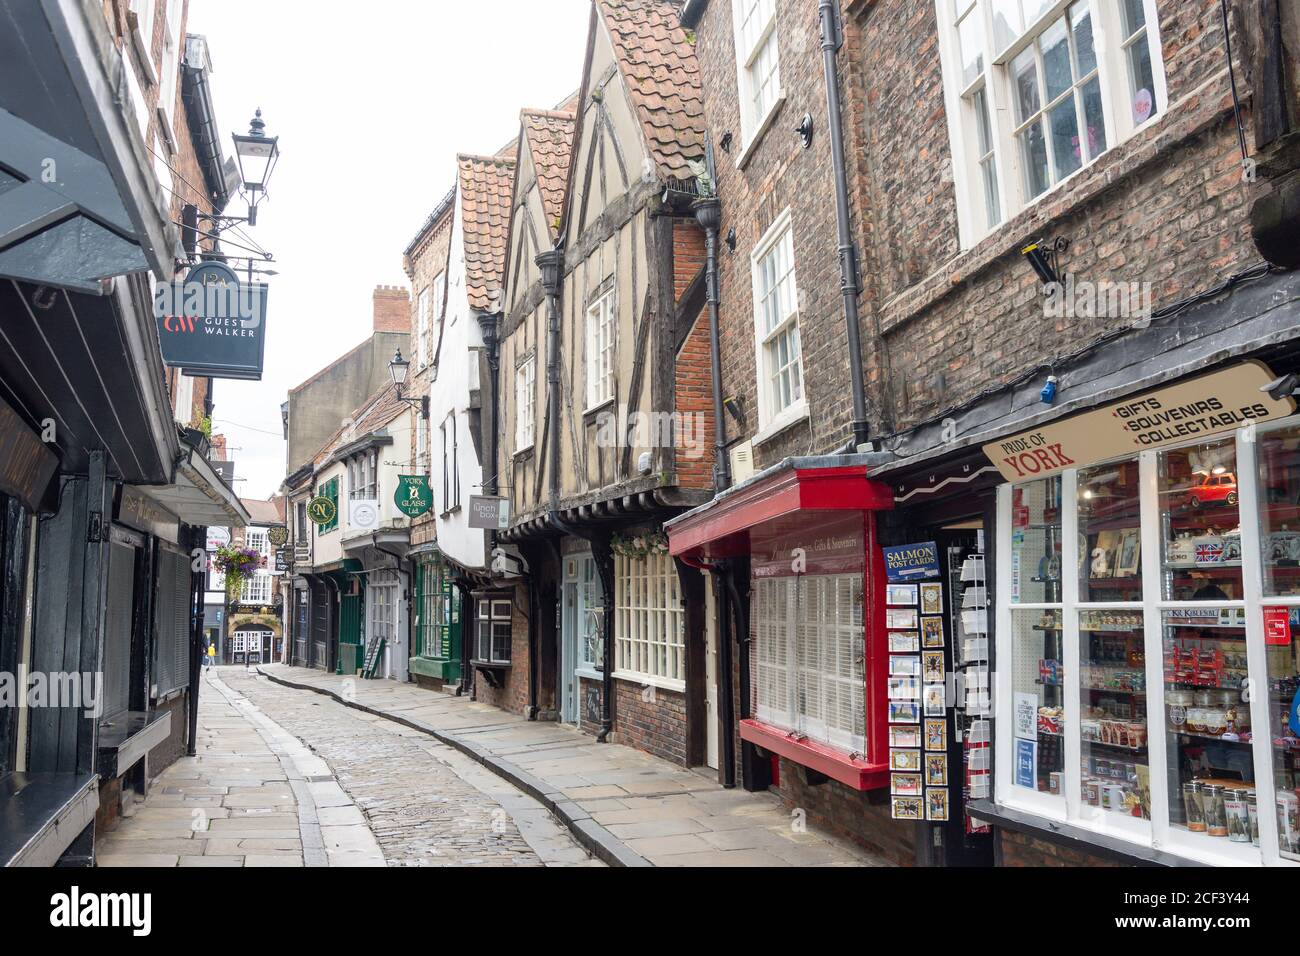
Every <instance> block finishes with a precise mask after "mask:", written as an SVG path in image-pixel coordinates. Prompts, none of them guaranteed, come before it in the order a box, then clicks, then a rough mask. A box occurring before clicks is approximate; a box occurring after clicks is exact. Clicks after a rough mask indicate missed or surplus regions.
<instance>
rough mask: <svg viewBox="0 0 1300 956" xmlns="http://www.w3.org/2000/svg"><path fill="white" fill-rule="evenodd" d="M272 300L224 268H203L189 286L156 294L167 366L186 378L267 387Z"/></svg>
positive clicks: (166, 287) (165, 287)
mask: <svg viewBox="0 0 1300 956" xmlns="http://www.w3.org/2000/svg"><path fill="white" fill-rule="evenodd" d="M266 295H267V287H266V286H265V285H263V284H261V283H243V282H240V281H239V277H238V276H237V275H235V272H234V270H232V269H231V268H230V267H229V266H228V265H226V264H225V263H223V262H203V263H200V264H199V265H197V266H194V267H193V268H192V269H190V271H189V273H188V274H187V275H186V277H185V279H184V281H181V280H177V281H175V282H169V283H161V284H159V285H158V287H157V288H156V289H155V290H154V313H153V314H154V319H155V321H156V322H157V323H158V339H159V342H160V343H161V345H162V356H163V364H164V365H166V366H167V367H169V368H179V369H183V370H184V372H185V374H187V375H192V376H200V377H210V378H233V379H246V380H250V381H255V382H257V381H261V379H262V360H263V355H264V353H265V350H266Z"/></svg>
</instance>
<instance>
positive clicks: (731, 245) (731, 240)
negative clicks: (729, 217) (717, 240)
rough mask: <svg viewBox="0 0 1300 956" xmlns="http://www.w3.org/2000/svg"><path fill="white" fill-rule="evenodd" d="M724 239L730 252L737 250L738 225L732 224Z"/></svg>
mask: <svg viewBox="0 0 1300 956" xmlns="http://www.w3.org/2000/svg"><path fill="white" fill-rule="evenodd" d="M722 241H723V242H725V243H726V244H727V251H728V252H735V251H736V227H735V226H732V227H731V228H730V229H728V230H727V238H726V239H723V240H722Z"/></svg>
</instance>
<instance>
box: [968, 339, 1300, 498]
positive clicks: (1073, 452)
mask: <svg viewBox="0 0 1300 956" xmlns="http://www.w3.org/2000/svg"><path fill="white" fill-rule="evenodd" d="M1273 380H1274V375H1273V373H1272V372H1271V371H1270V370H1269V368H1268V366H1266V365H1264V364H1263V363H1262V362H1243V363H1241V364H1240V365H1234V366H1233V367H1231V368H1226V369H1222V370H1220V371H1217V372H1211V373H1209V374H1208V375H1201V376H1198V377H1196V378H1193V379H1189V380H1188V381H1185V382H1179V383H1177V384H1174V385H1170V386H1168V387H1166V388H1161V389H1156V390H1155V391H1151V392H1146V393H1144V394H1141V395H1137V396H1135V397H1133V398H1130V399H1126V400H1125V401H1123V402H1116V403H1114V404H1111V405H1105V406H1102V407H1101V408H1096V409H1093V410H1092V411H1088V412H1083V413H1081V414H1078V415H1073V416H1071V417H1069V418H1065V419H1062V420H1061V421H1057V422H1051V423H1048V424H1046V425H1043V426H1042V427H1040V428H1034V429H1031V430H1029V431H1026V432H1021V433H1020V434H1018V435H1012V436H1010V437H1008V438H1003V439H1001V440H999V441H996V442H991V443H990V444H987V445H985V446H984V454H986V455H987V456H988V457H989V460H990V461H991V462H993V464H994V465H995V466H996V467H997V469H998V471H1000V472H1001V473H1002V477H1003V478H1005V479H1006V480H1007V481H1011V482H1022V481H1029V480H1031V479H1034V478H1046V477H1049V476H1051V475H1056V474H1059V473H1060V472H1062V471H1065V470H1066V469H1067V468H1078V467H1083V466H1086V465H1090V464H1093V463H1095V462H1099V461H1105V460H1106V459H1109V458H1120V457H1123V456H1125V455H1133V454H1136V453H1137V452H1141V451H1150V450H1154V449H1159V448H1164V447H1167V446H1169V445H1177V444H1182V443H1183V442H1187V441H1194V440H1196V439H1198V438H1204V437H1207V436H1210V435H1216V434H1220V433H1222V432H1229V431H1233V430H1234V429H1237V428H1241V427H1242V426H1244V425H1249V424H1252V423H1260V422H1267V421H1272V420H1274V419H1278V418H1285V417H1286V416H1288V415H1291V414H1293V413H1294V412H1295V408H1296V403H1295V400H1294V399H1292V398H1290V397H1286V398H1282V399H1276V398H1273V397H1272V396H1271V395H1269V394H1268V392H1266V391H1263V390H1262V389H1263V388H1264V387H1265V386H1267V385H1268V384H1269V383H1270V382H1272V381H1273Z"/></svg>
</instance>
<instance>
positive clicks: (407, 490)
mask: <svg viewBox="0 0 1300 956" xmlns="http://www.w3.org/2000/svg"><path fill="white" fill-rule="evenodd" d="M393 504H395V505H396V506H397V510H398V511H400V512H401V513H402V514H404V515H406V516H407V517H408V518H418V517H420V515H422V514H425V513H426V512H428V510H429V509H430V508H432V507H433V491H432V490H431V489H430V488H429V479H428V477H427V476H426V475H398V476H397V491H396V492H394V494H393Z"/></svg>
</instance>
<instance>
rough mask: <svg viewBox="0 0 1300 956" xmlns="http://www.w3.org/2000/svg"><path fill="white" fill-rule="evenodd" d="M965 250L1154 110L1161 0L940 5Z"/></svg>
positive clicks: (1000, 0) (1159, 91)
mask: <svg viewBox="0 0 1300 956" xmlns="http://www.w3.org/2000/svg"><path fill="white" fill-rule="evenodd" d="M935 3H936V11H937V13H938V21H939V27H940V31H939V32H940V59H941V62H942V66H943V77H944V89H945V102H946V106H947V112H948V117H949V135H950V139H951V142H952V153H953V172H954V177H953V178H954V182H955V185H956V192H957V198H958V208H959V213H960V217H959V218H960V231H961V238H962V245H963V246H966V247H969V246H972V245H974V244H975V243H976V242H977V241H978V240H979V239H980V238H981V237H982V236H983V235H984V234H985V233H986V232H987V231H989V230H990V229H992V228H993V227H994V226H996V225H997V224H998V223H1000V222H1002V221H1003V220H1004V219H1006V218H1008V217H1010V216H1012V215H1014V214H1015V213H1017V212H1019V211H1020V210H1021V209H1023V208H1024V207H1026V206H1028V205H1030V204H1031V203H1033V202H1034V201H1035V200H1036V199H1037V198H1038V197H1039V196H1042V195H1043V194H1044V193H1046V192H1047V191H1048V190H1050V189H1051V188H1052V187H1054V186H1055V185H1056V184H1057V183H1059V182H1061V181H1063V180H1065V179H1067V178H1068V177H1070V176H1071V175H1073V174H1074V173H1075V172H1077V171H1079V170H1080V169H1082V168H1083V167H1085V166H1087V165H1088V164H1090V163H1091V162H1093V161H1094V160H1095V159H1097V157H1099V156H1100V155H1102V154H1103V153H1104V152H1105V151H1106V150H1107V149H1109V148H1110V147H1111V146H1113V145H1115V144H1116V143H1119V142H1122V141H1123V140H1124V139H1127V138H1128V137H1129V136H1130V135H1132V133H1133V132H1134V131H1135V130H1137V129H1138V127H1140V126H1142V125H1143V124H1145V123H1146V122H1147V121H1149V120H1150V119H1152V118H1153V117H1155V116H1156V115H1157V114H1158V113H1159V112H1160V111H1161V110H1162V109H1163V107H1164V105H1165V103H1166V99H1167V94H1166V91H1165V82H1164V71H1163V66H1162V60H1161V55H1160V41H1159V37H1158V35H1157V32H1156V16H1155V0H1072V2H1070V0H935Z"/></svg>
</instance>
